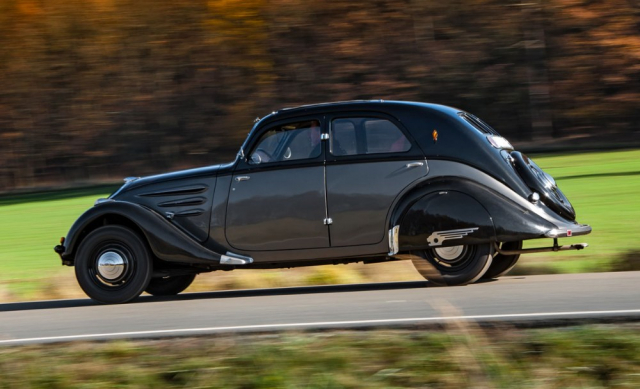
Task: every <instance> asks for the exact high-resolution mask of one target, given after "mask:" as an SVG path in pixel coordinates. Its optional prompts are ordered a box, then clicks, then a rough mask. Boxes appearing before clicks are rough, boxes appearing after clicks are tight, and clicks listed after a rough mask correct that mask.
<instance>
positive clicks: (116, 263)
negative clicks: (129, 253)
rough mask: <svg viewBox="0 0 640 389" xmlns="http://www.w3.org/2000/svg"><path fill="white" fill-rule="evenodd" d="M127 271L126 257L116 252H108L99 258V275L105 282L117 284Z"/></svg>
mask: <svg viewBox="0 0 640 389" xmlns="http://www.w3.org/2000/svg"><path fill="white" fill-rule="evenodd" d="M126 269H127V260H126V257H125V256H124V255H122V254H121V253H118V252H115V251H106V252H104V253H102V255H100V257H99V258H98V275H99V276H100V278H102V279H103V280H104V281H107V282H117V281H118V280H119V279H120V278H121V277H122V275H123V274H124V273H125V271H126Z"/></svg>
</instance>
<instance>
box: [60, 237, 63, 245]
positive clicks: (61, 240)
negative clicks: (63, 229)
mask: <svg viewBox="0 0 640 389" xmlns="http://www.w3.org/2000/svg"><path fill="white" fill-rule="evenodd" d="M60 244H64V236H63V237H62V238H60Z"/></svg>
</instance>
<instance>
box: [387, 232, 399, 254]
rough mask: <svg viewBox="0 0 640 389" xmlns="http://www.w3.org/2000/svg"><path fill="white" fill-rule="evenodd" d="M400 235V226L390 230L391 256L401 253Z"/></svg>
mask: <svg viewBox="0 0 640 389" xmlns="http://www.w3.org/2000/svg"><path fill="white" fill-rule="evenodd" d="M399 235H400V226H394V227H393V228H392V229H390V230H389V255H396V254H398V252H399V251H400V246H399V244H398V236H399Z"/></svg>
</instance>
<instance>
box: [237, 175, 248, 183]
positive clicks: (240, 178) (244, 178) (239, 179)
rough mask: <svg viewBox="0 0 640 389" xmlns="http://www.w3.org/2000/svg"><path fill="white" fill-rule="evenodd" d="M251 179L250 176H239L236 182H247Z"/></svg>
mask: <svg viewBox="0 0 640 389" xmlns="http://www.w3.org/2000/svg"><path fill="white" fill-rule="evenodd" d="M249 178H250V177H249V176H238V177H236V181H238V182H240V181H247V180H248V179H249Z"/></svg>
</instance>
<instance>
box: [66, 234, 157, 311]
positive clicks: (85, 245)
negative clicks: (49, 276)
mask: <svg viewBox="0 0 640 389" xmlns="http://www.w3.org/2000/svg"><path fill="white" fill-rule="evenodd" d="M151 271H152V263H151V259H150V256H149V250H148V249H147V245H146V244H145V242H144V240H143V239H142V238H141V237H140V236H139V235H138V234H136V233H135V232H133V231H132V230H130V229H128V228H126V227H122V226H105V227H100V228H98V229H96V230H94V231H93V232H91V233H90V234H89V235H87V237H86V238H85V239H84V240H83V241H82V243H81V244H80V247H79V248H78V253H77V255H76V258H75V272H76V278H77V279H78V284H80V287H81V288H82V290H83V291H84V292H85V293H86V294H87V296H89V297H91V298H92V299H94V300H96V301H99V302H101V303H106V304H120V303H126V302H129V301H131V300H133V299H135V298H136V297H138V296H139V295H140V293H142V291H143V290H144V289H145V288H146V287H147V285H148V284H149V280H150V279H151Z"/></svg>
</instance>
